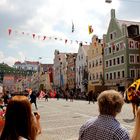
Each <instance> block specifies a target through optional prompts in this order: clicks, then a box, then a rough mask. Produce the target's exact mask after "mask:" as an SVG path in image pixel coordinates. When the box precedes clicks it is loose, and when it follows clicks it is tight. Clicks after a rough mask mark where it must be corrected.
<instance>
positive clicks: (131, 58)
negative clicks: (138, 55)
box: [129, 54, 135, 63]
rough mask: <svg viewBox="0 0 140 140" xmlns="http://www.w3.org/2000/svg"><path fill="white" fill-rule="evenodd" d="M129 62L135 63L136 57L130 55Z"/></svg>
mask: <svg viewBox="0 0 140 140" xmlns="http://www.w3.org/2000/svg"><path fill="white" fill-rule="evenodd" d="M129 62H130V63H134V62H135V56H134V55H132V54H131V55H129Z"/></svg>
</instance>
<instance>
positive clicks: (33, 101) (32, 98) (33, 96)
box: [30, 91, 38, 109]
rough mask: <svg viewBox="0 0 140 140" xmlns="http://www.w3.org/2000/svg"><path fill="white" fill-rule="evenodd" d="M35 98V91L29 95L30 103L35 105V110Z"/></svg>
mask: <svg viewBox="0 0 140 140" xmlns="http://www.w3.org/2000/svg"><path fill="white" fill-rule="evenodd" d="M36 97H37V93H36V92H35V91H32V93H31V95H30V103H31V104H32V103H34V104H35V108H36V109H38V108H37V104H36Z"/></svg>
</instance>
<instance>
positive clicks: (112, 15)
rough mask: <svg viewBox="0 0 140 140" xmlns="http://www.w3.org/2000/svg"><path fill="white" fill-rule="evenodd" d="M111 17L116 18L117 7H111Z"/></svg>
mask: <svg viewBox="0 0 140 140" xmlns="http://www.w3.org/2000/svg"><path fill="white" fill-rule="evenodd" d="M111 18H115V9H111Z"/></svg>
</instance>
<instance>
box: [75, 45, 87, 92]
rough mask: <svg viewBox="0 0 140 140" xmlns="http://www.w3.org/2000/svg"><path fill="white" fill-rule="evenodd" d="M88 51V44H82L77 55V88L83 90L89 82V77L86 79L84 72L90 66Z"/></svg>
mask: <svg viewBox="0 0 140 140" xmlns="http://www.w3.org/2000/svg"><path fill="white" fill-rule="evenodd" d="M87 51H88V46H87V45H82V44H80V46H79V49H78V54H77V57H76V88H77V89H79V90H80V91H81V92H83V91H85V90H86V89H85V84H87V82H88V81H87V80H88V79H86V76H84V75H85V74H84V72H86V71H87V68H88V56H87ZM84 77H85V78H84Z"/></svg>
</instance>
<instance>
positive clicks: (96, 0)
mask: <svg viewBox="0 0 140 140" xmlns="http://www.w3.org/2000/svg"><path fill="white" fill-rule="evenodd" d="M132 4H133V7H135V8H133V7H132V6H131V4H129V3H127V2H122V0H112V3H110V4H107V3H105V0H58V1H57V0H29V1H28V2H25V1H23V0H0V17H1V26H0V31H1V32H0V38H2V39H1V44H0V47H1V51H2V52H3V53H4V56H3V57H4V59H5V58H8V59H9V57H10V56H11V61H13V60H14V59H15V60H22V61H23V60H25V58H27V59H31V60H37V58H38V57H39V56H43V57H49V58H52V60H53V57H54V50H55V49H59V50H60V51H62V52H68V51H72V52H77V50H78V44H76V43H73V44H70V43H67V44H65V42H64V40H65V39H68V40H72V41H73V42H74V41H76V40H78V41H87V42H90V41H91V38H92V36H91V35H89V34H88V25H92V26H93V29H94V32H93V33H94V34H96V35H98V36H99V37H100V38H102V35H103V34H105V33H106V32H107V28H108V24H109V20H110V10H111V9H112V8H115V9H116V17H117V18H121V19H124V18H128V19H139V15H138V13H139V7H138V8H137V4H136V3H132ZM132 8H133V9H132ZM130 9H132V10H130ZM132 11H134V12H135V13H136V14H134V12H132ZM72 21H73V23H74V27H75V32H74V33H71V26H72ZM9 27H10V28H12V29H13V31H14V30H17V31H18V34H15V33H14V32H13V34H11V36H9V35H8V33H7V29H8V28H9ZM23 31H24V32H25V33H29V34H30V35H29V36H28V35H22V32H23ZM32 33H35V34H36V35H40V36H42V37H43V36H44V35H45V36H47V37H48V36H52V37H58V38H62V39H63V41H58V40H54V39H52V40H48V39H46V40H45V41H42V40H41V39H38V37H36V39H33V37H32ZM0 55H1V56H2V54H0ZM47 62H50V61H47ZM51 62H52V61H51Z"/></svg>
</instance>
